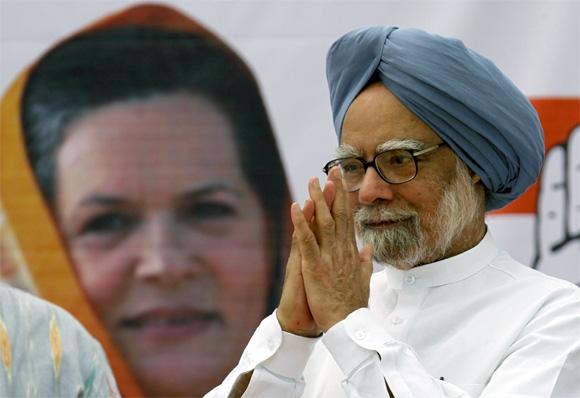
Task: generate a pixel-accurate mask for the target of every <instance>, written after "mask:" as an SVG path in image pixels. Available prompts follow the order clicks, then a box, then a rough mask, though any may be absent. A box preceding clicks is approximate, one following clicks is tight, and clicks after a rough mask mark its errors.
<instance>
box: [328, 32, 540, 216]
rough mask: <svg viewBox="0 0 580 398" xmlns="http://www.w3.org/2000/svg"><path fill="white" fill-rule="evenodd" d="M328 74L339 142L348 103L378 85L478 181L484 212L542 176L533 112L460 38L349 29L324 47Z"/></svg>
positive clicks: (489, 64)
mask: <svg viewBox="0 0 580 398" xmlns="http://www.w3.org/2000/svg"><path fill="white" fill-rule="evenodd" d="M326 74H327V78H328V85H329V88H330V101H331V105H332V113H333V117H334V127H335V129H336V133H337V136H338V140H339V141H340V136H341V130H342V124H343V121H344V116H345V114H346V112H347V110H348V108H349V107H350V104H351V103H352V101H353V100H354V99H355V98H356V96H357V95H358V94H359V93H360V92H361V90H363V89H364V88H365V86H366V85H367V84H368V83H369V81H370V80H371V79H380V81H381V82H382V83H383V84H384V85H385V86H386V87H387V88H388V89H389V90H390V91H391V92H392V93H393V94H394V95H395V96H396V97H397V98H398V99H399V100H400V101H401V102H402V103H403V104H404V105H405V106H406V107H407V108H408V109H409V110H410V111H411V112H413V113H414V114H415V115H417V116H418V117H419V118H421V120H423V122H425V123H426V124H427V125H428V126H429V127H430V128H431V129H432V130H433V131H434V132H435V133H436V134H437V135H439V136H440V137H441V139H442V140H444V141H445V142H446V143H447V144H448V145H449V146H450V147H451V148H452V149H453V151H454V152H455V153H456V154H457V156H459V158H461V159H462V160H463V161H464V162H465V164H467V166H468V167H469V168H470V169H471V170H472V171H474V172H475V173H476V174H477V175H478V176H479V177H480V178H481V180H482V182H483V184H484V185H485V187H486V188H487V191H488V192H487V197H486V210H493V209H499V208H501V207H503V206H505V205H506V204H508V203H509V202H511V201H512V200H514V199H516V198H517V197H518V196H520V195H521V194H522V193H523V192H525V191H526V189H527V188H528V187H529V186H530V185H531V184H532V183H533V182H534V181H535V180H536V178H537V177H538V175H539V173H540V168H541V166H542V162H543V159H544V134H543V131H542V126H541V124H540V121H539V119H538V115H537V113H536V111H535V109H534V108H533V107H532V105H531V104H530V102H529V101H528V99H527V98H526V97H525V96H524V95H523V94H522V93H521V92H520V91H519V90H518V88H517V87H516V86H515V85H514V84H513V83H512V82H511V81H510V80H509V79H508V78H507V77H506V76H505V75H504V74H503V73H502V72H501V71H500V70H499V69H498V68H497V67H496V66H495V65H494V64H493V62H491V61H490V60H488V59H487V58H484V57H482V56H481V55H479V54H477V53H475V52H474V51H472V50H470V49H468V48H466V47H465V45H464V44H463V43H462V42H461V41H460V40H457V39H450V38H444V37H441V36H437V35H433V34H430V33H427V32H424V31H421V30H418V29H398V28H395V27H370V28H363V29H359V30H355V31H352V32H350V33H347V34H346V35H344V36H342V37H341V38H339V39H338V40H337V41H336V42H334V44H333V45H332V47H331V48H330V50H329V52H328V56H327V64H326Z"/></svg>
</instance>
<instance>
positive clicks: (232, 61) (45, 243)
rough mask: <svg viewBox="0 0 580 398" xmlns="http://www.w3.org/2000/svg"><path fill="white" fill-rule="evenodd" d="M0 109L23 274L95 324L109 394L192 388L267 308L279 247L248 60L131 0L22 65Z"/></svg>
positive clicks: (280, 201) (5, 176)
mask: <svg viewBox="0 0 580 398" xmlns="http://www.w3.org/2000/svg"><path fill="white" fill-rule="evenodd" d="M1 116H2V118H1V119H2V125H1V140H2V148H1V152H2V153H1V159H2V160H1V161H2V164H1V167H2V174H1V188H2V189H1V192H2V194H1V195H2V196H1V199H0V203H1V205H2V211H3V213H4V217H5V218H4V221H3V224H4V227H3V228H4V231H5V233H6V234H7V235H6V236H7V239H6V240H4V242H9V244H7V243H3V244H4V245H5V246H7V247H8V249H7V250H15V249H18V250H19V254H18V256H20V257H18V256H11V257H10V258H12V259H14V258H20V259H21V261H20V263H22V264H26V270H25V272H24V274H25V275H27V278H25V280H28V283H29V288H30V289H31V290H33V291H35V292H37V293H38V294H39V295H40V296H42V297H44V298H45V299H47V300H49V301H52V302H54V303H56V304H58V305H60V306H62V307H64V308H65V309H67V310H68V311H70V312H71V313H72V314H73V315H74V316H75V317H77V318H78V319H79V320H80V321H81V322H82V323H83V324H84V325H85V326H86V327H87V328H88V329H89V331H91V333H92V334H93V335H94V336H95V337H97V339H98V340H99V341H100V342H101V344H102V345H103V346H104V348H105V350H106V352H107V355H108V357H109V360H110V362H111V365H112V368H113V371H114V372H115V376H116V378H117V382H118V385H119V388H120V389H121V392H122V393H123V394H124V395H126V396H134V395H147V396H202V395H203V394H204V393H205V392H207V391H208V390H209V389H211V387H212V386H214V385H215V384H217V383H218V382H219V381H220V380H221V379H222V378H223V376H224V375H225V374H226V373H227V371H228V370H229V369H230V368H231V367H232V366H233V365H234V364H235V363H236V362H237V359H238V358H239V356H240V354H241V350H242V349H243V347H244V346H245V344H246V343H247V340H248V339H249V337H250V336H251V334H252V332H253V330H254V329H255V327H256V326H257V324H258V322H259V320H260V319H261V318H262V317H263V316H264V315H265V314H267V313H268V312H270V311H271V310H272V308H273V303H275V302H276V301H277V296H278V289H279V280H280V275H281V273H282V269H283V261H284V260H285V258H286V253H287V240H288V239H287V238H288V234H287V231H288V226H287V223H286V213H285V211H286V209H287V207H288V204H289V192H288V187H287V184H286V179H285V175H284V170H283V167H282V164H281V162H280V159H279V154H278V150H277V148H276V142H275V139H274V137H273V133H272V128H271V125H270V122H269V119H268V115H267V113H266V109H265V107H264V104H263V101H262V98H261V96H260V93H259V89H258V87H257V84H256V82H255V80H254V78H253V76H252V73H251V72H250V70H249V69H248V67H247V66H246V65H245V64H244V62H243V61H242V60H241V59H240V58H239V56H237V55H236V54H235V53H234V52H233V51H232V50H231V49H230V48H228V46H227V45H226V44H225V43H224V42H223V41H221V40H220V39H219V38H217V37H216V36H215V35H214V34H212V33H211V32H209V31H208V30H207V29H205V28H204V27H203V26H201V25H200V24H198V23H197V22H195V21H193V20H191V19H190V18H188V17H186V16H184V15H182V14H180V13H179V12H177V11H175V10H172V9H170V8H166V7H164V6H153V5H147V6H145V5H144V6H136V7H132V8H129V9H127V10H124V11H122V12H119V13H117V14H115V15H112V16H109V17H107V18H105V19H103V20H101V21H98V22H97V23H95V24H93V25H91V26H89V27H87V28H86V29H84V30H82V31H81V32H79V33H77V34H75V35H73V36H72V37H70V38H68V39H66V40H64V41H62V42H61V43H59V44H57V45H56V46H55V47H54V48H53V49H51V50H50V51H49V52H48V53H47V54H45V55H44V56H43V57H42V58H41V59H40V60H39V61H38V62H37V63H35V64H34V65H32V66H31V67H30V68H29V69H27V70H25V71H23V73H21V75H20V76H19V77H18V78H17V80H16V81H15V82H14V83H13V85H12V86H11V87H10V88H9V90H8V92H7V93H6V94H5V96H4V98H3V100H2V115H1ZM6 257H7V258H8V256H6ZM12 263H14V261H13V262H12Z"/></svg>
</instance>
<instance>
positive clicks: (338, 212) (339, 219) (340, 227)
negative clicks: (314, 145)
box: [329, 167, 356, 247]
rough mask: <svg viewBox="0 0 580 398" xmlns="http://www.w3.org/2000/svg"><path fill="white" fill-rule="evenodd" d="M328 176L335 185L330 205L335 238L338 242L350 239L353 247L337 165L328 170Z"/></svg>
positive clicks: (350, 219)
mask: <svg viewBox="0 0 580 398" xmlns="http://www.w3.org/2000/svg"><path fill="white" fill-rule="evenodd" d="M329 178H330V179H331V181H332V182H333V183H334V185H335V186H336V194H335V199H334V203H333V205H332V215H333V216H334V221H335V223H336V236H337V240H338V241H339V242H347V241H348V240H350V243H351V244H352V245H353V247H356V242H355V237H354V228H353V224H352V214H351V212H350V206H349V204H348V196H347V193H346V191H345V190H344V187H343V185H342V177H341V175H340V170H339V168H338V167H333V168H332V169H331V170H330V173H329Z"/></svg>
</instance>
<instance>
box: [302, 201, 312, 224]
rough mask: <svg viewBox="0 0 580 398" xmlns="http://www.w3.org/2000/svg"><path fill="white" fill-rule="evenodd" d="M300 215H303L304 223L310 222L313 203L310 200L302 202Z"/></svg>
mask: <svg viewBox="0 0 580 398" xmlns="http://www.w3.org/2000/svg"><path fill="white" fill-rule="evenodd" d="M302 213H303V214H304V218H305V219H306V221H308V222H311V221H312V218H313V217H314V202H313V201H312V199H310V198H307V199H306V200H305V201H304V206H303V207H302Z"/></svg>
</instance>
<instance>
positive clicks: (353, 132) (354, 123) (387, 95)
mask: <svg viewBox="0 0 580 398" xmlns="http://www.w3.org/2000/svg"><path fill="white" fill-rule="evenodd" d="M441 142H442V140H441V138H440V137H439V136H438V135H437V134H436V133H435V132H434V131H433V130H432V129H431V128H430V127H429V126H428V125H427V124H425V122H423V120H421V119H420V118H419V117H418V116H417V115H415V114H414V113H413V112H411V111H410V110H409V109H408V108H407V107H406V106H405V105H404V104H403V103H402V102H401V101H400V100H399V99H398V98H397V97H396V96H395V95H394V94H393V93H392V92H391V91H390V90H389V89H387V88H386V87H385V86H384V85H383V84H382V83H381V82H375V83H371V84H370V85H368V86H367V87H365V89H363V90H362V91H361V92H360V94H359V95H358V96H357V97H356V98H355V99H354V101H353V102H352V104H351V105H350V106H349V108H348V110H347V112H346V116H345V119H344V123H343V125H342V134H341V142H340V145H341V147H346V146H350V147H353V148H356V149H357V150H359V151H361V152H363V153H364V154H365V155H372V154H374V153H376V152H380V151H384V150H386V149H393V148H405V149H422V147H423V146H425V145H434V144H439V143H441Z"/></svg>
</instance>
